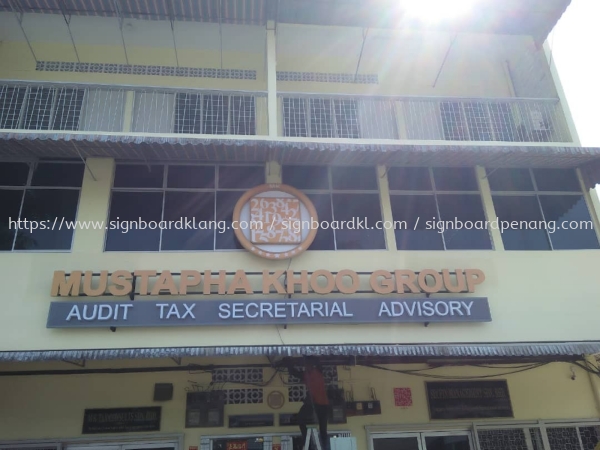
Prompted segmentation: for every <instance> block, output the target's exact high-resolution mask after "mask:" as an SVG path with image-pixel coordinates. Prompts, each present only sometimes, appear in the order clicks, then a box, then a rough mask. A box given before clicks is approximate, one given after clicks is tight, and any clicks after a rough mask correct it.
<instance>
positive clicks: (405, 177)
mask: <svg viewBox="0 0 600 450" xmlns="http://www.w3.org/2000/svg"><path fill="white" fill-rule="evenodd" d="M388 183H389V186H390V190H391V191H431V190H433V188H432V187H431V177H430V176H429V169H428V168H427V167H390V169H389V170H388Z"/></svg>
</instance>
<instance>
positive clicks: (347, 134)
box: [333, 100, 360, 139]
mask: <svg viewBox="0 0 600 450" xmlns="http://www.w3.org/2000/svg"><path fill="white" fill-rule="evenodd" d="M333 105H334V108H335V122H336V125H337V137H339V138H347V139H358V138H359V137H360V135H359V130H358V108H357V105H356V100H335V101H334V104H333Z"/></svg>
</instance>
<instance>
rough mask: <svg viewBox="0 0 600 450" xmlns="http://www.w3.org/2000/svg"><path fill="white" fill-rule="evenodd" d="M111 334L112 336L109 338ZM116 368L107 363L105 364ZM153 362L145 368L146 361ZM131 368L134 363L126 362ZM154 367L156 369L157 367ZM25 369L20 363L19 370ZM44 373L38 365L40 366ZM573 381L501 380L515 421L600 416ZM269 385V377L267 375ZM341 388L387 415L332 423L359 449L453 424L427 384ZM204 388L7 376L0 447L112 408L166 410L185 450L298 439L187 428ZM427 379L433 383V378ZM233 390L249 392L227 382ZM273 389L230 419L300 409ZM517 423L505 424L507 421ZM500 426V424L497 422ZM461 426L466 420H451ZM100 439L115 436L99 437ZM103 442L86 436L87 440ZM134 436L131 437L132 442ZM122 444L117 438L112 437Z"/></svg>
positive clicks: (359, 377)
mask: <svg viewBox="0 0 600 450" xmlns="http://www.w3.org/2000/svg"><path fill="white" fill-rule="evenodd" d="M106 334H110V333H106ZM187 362H193V363H198V364H207V363H209V362H210V363H215V364H240V363H243V362H244V361H243V360H240V359H238V360H234V359H232V358H225V359H218V360H211V361H208V360H197V361H186V363H187ZM245 362H247V363H266V362H267V361H266V359H264V358H262V359H258V358H257V359H252V360H250V359H249V360H245ZM108 364H112V365H113V366H114V364H115V363H114V362H113V363H104V364H101V365H103V366H107V365H108ZM145 364H148V363H145ZM128 365H129V366H131V365H133V363H132V362H130V363H129V364H128ZM153 365H159V363H154V364H153ZM162 365H166V366H173V365H174V364H173V362H172V361H170V362H169V361H166V362H165V361H162ZM24 367H27V365H21V366H20V369H23V368H24ZM70 367H72V366H67V365H66V364H64V363H63V364H55V365H53V367H52V368H60V369H63V370H64V369H66V368H70ZM387 367H389V368H392V369H402V370H409V369H423V368H425V366H423V365H412V366H409V365H404V366H387ZM40 368H41V367H40ZM513 370H514V369H510V368H509V367H500V368H498V369H484V368H474V367H454V368H442V369H435V370H432V371H429V372H428V373H431V374H434V375H443V376H448V377H453V376H475V377H476V376H485V375H490V374H498V373H503V372H511V371H513ZM574 371H575V375H576V378H575V380H571V375H572V372H571V365H569V364H566V363H552V364H549V365H546V366H543V367H541V368H537V369H534V370H530V371H526V372H522V373H518V374H512V375H507V376H502V377H497V378H498V379H506V380H507V381H508V388H509V392H510V396H511V402H512V407H513V412H514V420H538V419H545V420H551V419H557V420H558V419H565V420H566V419H572V420H573V419H588V418H589V419H591V418H597V417H598V415H599V414H600V411H598V410H597V409H596V406H595V403H594V398H593V395H592V393H591V390H590V380H589V378H588V377H587V376H586V374H585V372H584V371H582V370H580V369H578V368H574ZM264 377H265V379H268V378H269V377H270V370H269V369H266V370H265V373H264ZM338 377H339V379H340V385H341V386H343V387H344V389H345V390H346V391H349V390H350V389H353V391H354V399H355V400H357V401H361V400H369V399H370V389H371V388H374V389H375V393H376V395H377V398H378V399H379V400H380V401H381V408H382V414H381V415H375V416H364V417H352V418H348V423H347V424H343V425H330V429H331V430H347V431H350V432H351V433H352V435H353V436H355V437H356V438H357V443H358V448H359V450H366V448H367V437H366V434H365V428H364V427H365V426H368V425H392V426H393V427H395V428H396V429H398V430H401V429H402V427H403V426H409V425H411V424H427V423H429V422H431V423H432V424H435V425H436V426H438V427H442V426H444V425H447V424H450V425H451V424H452V423H453V422H452V421H448V422H440V421H430V419H429V413H428V407H427V400H426V394H425V381H426V379H425V378H422V377H418V376H409V375H403V374H398V373H393V372H386V371H381V370H376V369H371V368H365V367H351V368H344V367H338ZM190 380H191V381H195V382H197V383H199V384H200V385H204V386H206V385H207V384H208V382H209V381H210V374H197V373H196V374H190V373H187V372H166V373H145V374H143V373H138V374H120V375H100V374H96V375H69V376H29V377H2V378H1V379H0V398H1V399H2V408H0V443H1V442H2V441H3V440H4V441H7V440H18V439H48V440H52V439H61V438H74V437H78V436H80V435H81V426H82V423H83V412H84V409H86V408H115V407H136V406H162V423H161V430H160V432H161V433H180V432H184V433H185V444H184V448H186V449H187V447H188V446H197V445H199V441H200V438H201V437H202V436H211V435H222V434H238V435H240V434H241V435H244V434H246V433H248V434H254V433H261V432H265V433H282V432H287V433H296V432H297V428H296V427H279V426H274V427H268V428H262V429H257V428H247V429H229V428H227V426H225V427H222V428H206V429H202V428H194V429H192V428H190V429H185V428H184V424H185V398H186V390H185V388H187V387H189V386H190V384H189V381H190ZM429 380H430V381H433V380H431V379H429ZM158 382H168V383H173V384H174V395H173V400H171V401H167V402H153V400H152V398H153V397H152V396H153V389H154V384H155V383H158ZM225 387H226V388H228V389H232V388H236V387H244V386H236V385H234V384H227V385H226V386H225ZM396 387H405V388H406V387H407V388H411V390H412V400H413V406H411V407H408V408H400V407H396V406H394V397H393V389H394V388H396ZM272 390H280V391H282V392H283V393H284V395H285V397H286V403H285V405H284V406H283V408H281V409H280V410H272V409H270V408H269V407H268V406H267V404H266V401H265V403H264V404H255V405H227V406H226V407H225V416H226V424H227V416H228V415H231V414H259V413H274V414H275V417H276V422H275V424H276V425H277V423H278V422H277V417H278V414H279V413H295V412H297V411H298V409H299V407H300V406H301V404H300V403H288V402H287V389H286V388H285V387H284V386H283V385H282V382H281V380H280V379H279V377H275V379H274V381H273V383H272V384H270V385H269V386H268V387H267V388H265V391H264V398H265V399H266V396H267V395H268V393H269V392H270V391H272ZM507 420H512V419H502V421H504V422H506V421H507ZM498 421H500V420H496V422H498ZM454 422H461V423H462V424H464V422H465V421H464V420H461V421H454ZM98 436H102V437H103V438H107V437H109V438H110V437H113V436H110V435H98ZM98 436H89V435H88V436H86V437H87V438H88V439H89V440H90V441H93V440H94V438H98ZM134 437H135V434H134V433H129V434H128V436H127V438H128V439H131V438H134ZM115 439H117V440H118V436H117V437H115Z"/></svg>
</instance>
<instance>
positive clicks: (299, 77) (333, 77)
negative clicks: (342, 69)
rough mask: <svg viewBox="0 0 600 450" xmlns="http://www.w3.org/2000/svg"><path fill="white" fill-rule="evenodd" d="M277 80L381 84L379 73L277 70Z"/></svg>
mask: <svg viewBox="0 0 600 450" xmlns="http://www.w3.org/2000/svg"><path fill="white" fill-rule="evenodd" d="M277 81H301V82H305V83H356V84H379V77H378V76H377V74H376V73H375V74H357V75H356V76H355V75H354V74H353V73H322V72H277Z"/></svg>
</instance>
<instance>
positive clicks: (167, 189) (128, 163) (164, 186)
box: [102, 161, 266, 253]
mask: <svg viewBox="0 0 600 450" xmlns="http://www.w3.org/2000/svg"><path fill="white" fill-rule="evenodd" d="M117 165H123V166H136V165H137V166H140V165H141V166H163V175H162V177H163V178H162V186H161V187H114V184H115V176H116V173H117V170H116V168H117ZM170 166H183V167H190V166H204V167H206V166H208V167H213V168H214V171H215V183H214V187H212V188H171V187H167V182H168V173H169V170H168V168H169V167H170ZM221 166H227V167H261V168H262V169H263V170H265V166H264V164H263V165H260V164H252V163H240V164H219V163H216V164H210V163H192V164H186V163H184V162H182V161H181V162H179V161H178V162H173V163H169V162H153V163H147V162H143V161H117V162H116V163H115V170H113V174H112V180H111V187H110V197H109V201H108V211H107V218H106V222H105V223H106V224H108V223H109V222H110V220H111V219H110V214H111V207H112V202H113V193H114V192H142V193H143V192H160V193H161V194H162V204H161V216H160V220H161V221H163V220H164V217H165V199H166V193H167V192H194V193H207V194H213V195H214V198H215V199H214V204H213V216H214V219H213V220H214V221H216V222H217V223H218V222H219V221H218V220H217V207H218V206H217V193H218V192H240V193H244V192H246V191H248V190H249V189H251V188H219V167H221ZM265 182H266V175H265ZM109 231H111V230H105V233H104V243H103V245H102V252H103V253H120V252H121V253H198V252H243V251H245V250H244V249H243V248H239V249H238V248H222V249H221V248H220V249H217V248H216V244H217V231H218V230H217V229H214V230H213V246H212V249H209V250H162V249H161V247H162V238H163V236H162V233H163V231H164V230H162V229H161V230H160V235H159V240H158V249H156V250H107V249H106V244H107V242H108V232H109Z"/></svg>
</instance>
